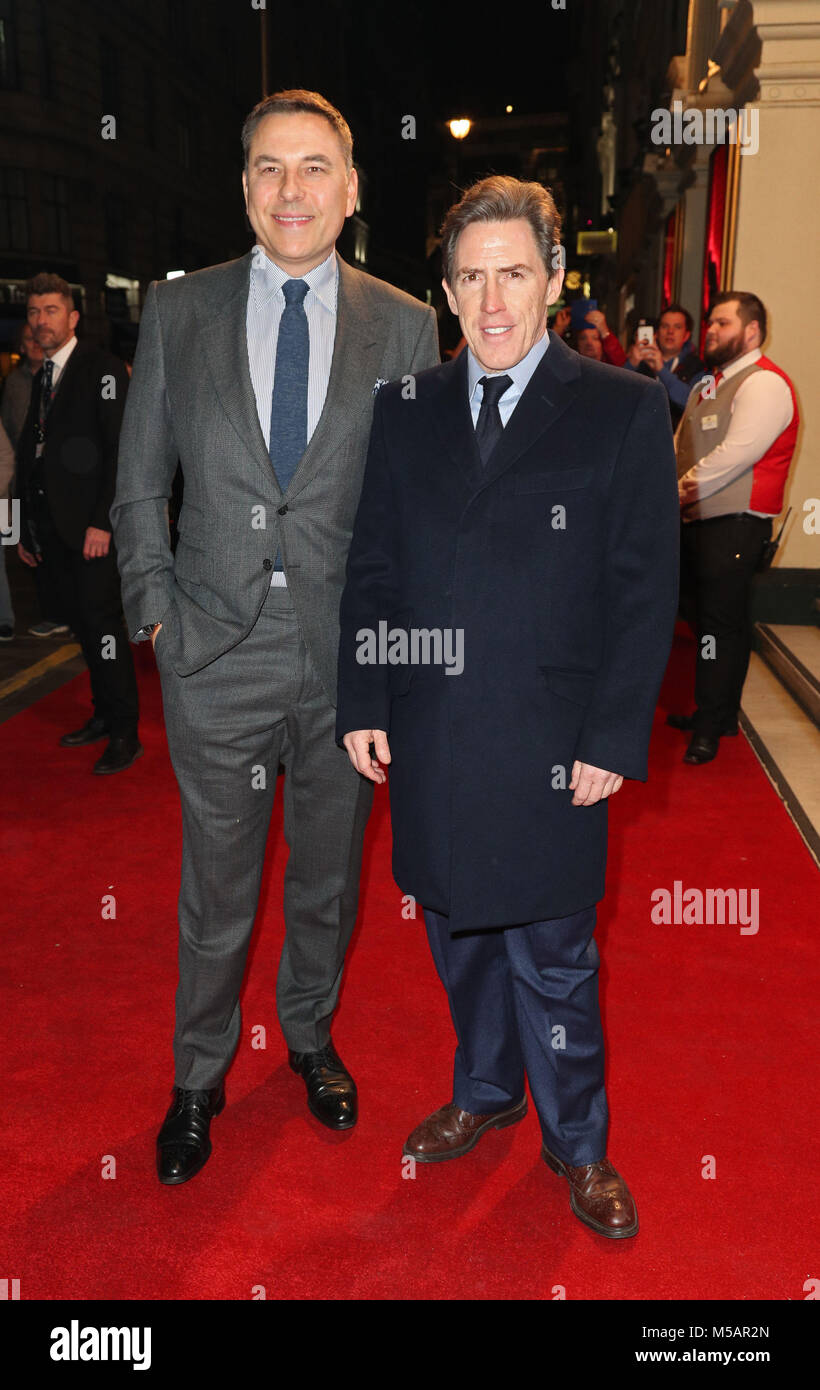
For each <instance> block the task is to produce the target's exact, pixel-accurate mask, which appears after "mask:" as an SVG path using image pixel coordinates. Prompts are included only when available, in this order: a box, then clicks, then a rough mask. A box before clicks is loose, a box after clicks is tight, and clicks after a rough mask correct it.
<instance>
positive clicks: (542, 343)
mask: <svg viewBox="0 0 820 1390" xmlns="http://www.w3.org/2000/svg"><path fill="white" fill-rule="evenodd" d="M549 345H550V339H549V333H545V334H544V336H543V338H539V339H538V342H537V343H533V345H532V347H531V348H530V350H529V352H528V353H527V355H526V357H522V358H521V361H520V362H516V364H515V366H514V367H504V368H503V370H501V371H497V372H488V371H485V369H484V368H483V367H482V366H481V365H480V363H479V362H477V361H476V359H475V357H474V356H473V354H472V352H471V351H470V349H469V348H466V349H465V351H466V353H467V390H468V392H469V400H470V414H471V415H472V417H473V425H474V426H475V425H476V424H477V423H478V412H479V411H480V409H481V402H482V401H483V399H484V387H483V386H482V385H481V382H480V379H479V378H480V377H482V376H504V375H505V374H506V375H507V376H511V377H512V385H511V386H508V387H507V389H506V391H505V392H504V394H503V396H501V397H500V398H499V402H498V413H499V415H500V416H501V423H502V425H504V426H505V427H506V424H507V421H508V420H509V418H510V416H511V415H512V413H513V411H514V410H515V407H516V406H517V405H518V402H519V401H520V399H521V397H522V395H523V394H524V391H525V389H526V387H527V384H528V383H529V380H530V377H531V376H532V374H533V372H534V371H535V369H536V367H537V366H538V363H539V362H540V361H541V358H542V357H543V356H544V353H545V352H546V351H547V348H548V347H549Z"/></svg>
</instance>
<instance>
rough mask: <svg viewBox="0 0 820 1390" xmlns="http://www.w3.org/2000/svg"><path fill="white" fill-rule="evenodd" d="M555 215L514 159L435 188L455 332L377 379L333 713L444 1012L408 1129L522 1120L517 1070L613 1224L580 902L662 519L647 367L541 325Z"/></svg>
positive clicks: (571, 1177) (667, 604)
mask: <svg viewBox="0 0 820 1390" xmlns="http://www.w3.org/2000/svg"><path fill="white" fill-rule="evenodd" d="M559 227H560V221H559V217H558V214H557V212H556V209H555V204H554V202H553V200H552V198H551V196H550V194H549V193H548V192H547V191H546V189H544V188H543V187H542V186H541V185H540V184H537V183H521V182H519V180H517V179H514V178H508V177H492V178H488V179H485V180H483V181H482V182H481V183H478V184H476V185H475V187H473V188H471V189H470V190H469V191H468V192H467V193H466V194H465V195H464V197H463V198H462V200H461V202H460V203H458V204H457V205H456V206H455V207H454V208H451V209H450V212H449V213H448V215H447V218H446V220H445V223H444V228H443V231H442V261H443V265H444V267H445V279H444V289H445V293H446V295H447V299H448V303H449V305H450V308H451V309H452V310H453V312H454V313H457V314H458V317H459V320H460V323H461V327H462V331H463V333H464V335H465V337H466V339H467V349H466V350H465V351H464V352H462V353H461V354H460V355H459V357H457V358H456V359H455V361H453V362H449V363H447V364H446V365H445V366H443V367H436V368H433V369H432V370H431V371H429V372H422V373H421V375H420V376H418V377H417V378H416V391H415V397H414V398H413V399H408V398H405V397H404V396H403V395H402V391H401V387H400V384H398V383H396V384H394V385H391V386H386V387H384V388H382V390H381V392H380V393H379V396H378V398H377V404H376V411H375V417H374V422H373V431H372V435H371V442H370V452H369V455H368V463H367V471H366V474H365V482H364V488H363V491H362V500H361V504H360V506H359V511H358V514H357V517H356V525H355V528H354V533H353V541H352V544H351V550H350V558H349V562H348V571H347V574H348V577H347V584H346V586H345V591H344V596H343V599H342V610H341V617H342V639H341V647H340V654H339V708H338V719H337V736H338V737H339V738H340V739H343V741H344V744H345V747H346V748H347V750H348V752H349V754H350V758H351V761H352V762H353V764H354V766H355V767H357V768H358V770H359V771H360V772H361V773H362V775H363V776H364V777H367V778H369V779H371V780H375V781H380V782H381V781H384V779H385V773H384V770H383V768H382V766H381V764H382V763H388V762H389V763H390V766H391V772H390V805H391V812H392V818H393V871H394V874H395V877H396V880H397V882H398V884H399V885H400V887H401V889H402V892H404V893H410V894H412V895H413V897H414V898H415V899H416V900H417V901H418V902H420V903H421V904H423V906H424V916H425V922H426V926H427V934H428V939H429V942H430V947H431V950H432V953H433V957H434V960H435V963H436V968H437V970H438V973H439V976H440V978H441V981H442V984H443V985H444V987H445V989H446V991H447V995H448V999H449V1003H450V1010H451V1013H452V1017H453V1022H454V1025H455V1030H456V1035H457V1039H458V1047H457V1049H456V1056H455V1065H454V1077H453V1092H452V1099H451V1101H449V1102H448V1103H447V1104H445V1105H443V1106H442V1107H440V1109H438V1110H436V1111H434V1113H433V1114H431V1115H430V1116H428V1117H427V1119H426V1120H423V1121H422V1122H421V1124H419V1125H417V1127H416V1128H415V1129H414V1130H413V1132H412V1134H411V1135H410V1137H409V1138H408V1140H407V1142H406V1144H405V1148H404V1152H405V1154H406V1155H408V1156H410V1157H413V1158H414V1159H415V1160H416V1161H418V1162H423V1163H431V1162H439V1161H442V1160H445V1159H453V1158H458V1157H459V1156H460V1155H462V1154H465V1153H468V1152H469V1151H470V1150H471V1149H472V1148H473V1146H474V1145H475V1144H476V1143H477V1142H478V1141H479V1140H480V1139H482V1137H483V1136H484V1135H485V1134H486V1133H487V1132H488V1131H490V1130H492V1129H494V1128H500V1127H501V1126H503V1125H511V1124H515V1123H516V1122H517V1121H518V1120H520V1119H522V1118H523V1116H524V1115H525V1114H526V1109H527V1102H526V1093H525V1075H526V1076H527V1077H528V1079H529V1083H530V1090H531V1093H532V1096H533V1101H534V1104H535V1108H536V1110H537V1113H538V1119H539V1122H540V1125H541V1132H542V1137H543V1141H544V1149H543V1156H544V1159H545V1162H546V1163H547V1164H548V1165H549V1167H550V1168H552V1169H553V1170H554V1171H555V1172H556V1173H558V1174H560V1175H561V1176H562V1177H564V1178H566V1179H567V1181H568V1183H569V1186H570V1192H571V1196H570V1201H571V1205H572V1210H573V1211H574V1212H575V1214H576V1215H577V1216H578V1217H579V1218H580V1219H581V1220H582V1221H584V1222H585V1223H586V1224H587V1225H589V1226H591V1227H592V1229H593V1230H595V1231H597V1232H598V1233H599V1234H600V1235H604V1236H608V1237H610V1238H616V1239H617V1238H624V1237H628V1236H632V1235H634V1234H635V1232H636V1231H637V1229H638V1217H637V1212H636V1208H635V1203H634V1200H633V1198H632V1196H631V1194H630V1192H629V1189H628V1187H627V1185H626V1183H625V1181H624V1179H623V1178H622V1177H621V1176H620V1175H619V1173H618V1172H617V1171H616V1170H615V1168H614V1167H613V1165H612V1163H611V1161H610V1159H609V1158H608V1157H607V1149H606V1145H607V1130H608V1107H607V1099H606V1092H605V1088H604V1045H603V1036H602V1031H601V1020H600V1015H599V1010H598V952H597V947H596V945H595V940H594V936H593V933H594V929H595V904H596V903H597V902H598V901H599V900H600V898H601V897H603V892H604V869H605V863H606V843H607V798H608V797H609V796H611V795H613V794H614V793H615V792H617V791H618V789H619V787H620V786H621V783H622V782H623V778H624V777H634V778H639V779H645V777H646V775H647V748H648V743H649V732H650V728H651V725H652V719H653V713H654V708H655V702H656V699H657V694H658V690H659V688H660V683H661V678H662V675H663V671H664V667H665V665H666V659H667V655H668V652H669V646H670V643H671V638H672V629H673V625H674V617H675V608H676V603H677V577H678V556H677V549H678V532H679V524H678V513H677V506H676V500H675V462H674V453H673V448H672V431H671V429H670V424H669V410H668V407H667V403H666V394H665V392H664V390H663V388H662V387H661V386H659V385H657V384H656V383H654V382H651V381H648V380H647V379H646V378H645V377H643V376H637V375H635V374H634V373H627V372H624V371H622V370H621V369H620V368H617V367H610V366H607V365H606V364H604V363H602V362H593V361H590V360H589V359H587V358H586V357H581V356H579V355H578V354H577V353H575V352H573V351H572V349H571V348H568V347H567V346H566V345H565V344H564V343H563V342H562V340H561V339H560V338H559V337H557V336H556V335H555V334H554V333H547V331H546V327H547V309H548V306H549V305H550V304H551V303H554V302H555V300H556V299H557V298H558V295H559V293H560V290H561V284H562V281H563V270H562V269H561V268H560V266H561V258H560V254H559V252H560V246H559ZM382 622H385V623H386V624H387V625H388V628H389V629H391V628H392V629H394V630H395V629H398V630H399V632H401V630H402V629H403V628H407V627H409V628H410V629H411V632H412V633H420V632H428V633H429V632H430V631H441V632H444V631H447V630H450V631H451V632H452V633H454V634H461V635H462V640H463V653H464V658H463V660H464V664H463V670H462V672H461V674H458V675H454V674H452V673H450V672H449V671H448V670H447V669H445V668H444V667H443V666H442V665H440V664H439V665H436V664H435V663H429V664H418V665H416V666H413V667H412V668H411V667H410V666H409V665H405V666H404V667H401V666H398V665H396V666H385V665H377V664H372V665H371V664H366V663H365V662H364V661H362V660H361V648H360V642H361V639H362V636H363V634H365V635H366V633H367V632H368V631H373V632H375V631H378V630H379V624H380V623H382ZM388 735H389V743H388ZM371 742H372V744H373V747H374V754H375V756H373V755H371V753H370V744H371Z"/></svg>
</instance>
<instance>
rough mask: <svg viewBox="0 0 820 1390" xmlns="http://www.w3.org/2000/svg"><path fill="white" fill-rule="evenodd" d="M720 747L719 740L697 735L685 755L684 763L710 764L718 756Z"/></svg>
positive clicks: (706, 735)
mask: <svg viewBox="0 0 820 1390" xmlns="http://www.w3.org/2000/svg"><path fill="white" fill-rule="evenodd" d="M719 747H720V739H719V738H710V736H709V735H708V734H695V737H694V738H693V739H692V742H691V743H690V744H689V747H688V748H687V750H686V752H685V753H684V755H683V761H684V762H685V763H710V762H711V761H712V759H713V758H714V757H716V756H717V751H718V748H719Z"/></svg>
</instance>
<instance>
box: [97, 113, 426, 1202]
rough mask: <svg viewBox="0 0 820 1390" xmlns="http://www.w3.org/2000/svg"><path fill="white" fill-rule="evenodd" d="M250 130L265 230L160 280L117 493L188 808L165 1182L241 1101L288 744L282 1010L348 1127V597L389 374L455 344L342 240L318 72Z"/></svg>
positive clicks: (139, 615)
mask: <svg viewBox="0 0 820 1390" xmlns="http://www.w3.org/2000/svg"><path fill="white" fill-rule="evenodd" d="M242 138H243V146H244V151H245V171H244V174H243V186H244V191H245V202H246V207H247V212H248V216H249V218H250V221H251V224H252V226H253V229H254V231H255V233H256V238H257V244H256V246H255V247H254V250H253V251H252V252H249V253H248V254H247V255H246V256H243V257H242V258H241V259H240V260H238V261H233V262H230V263H228V264H226V265H221V266H213V267H211V268H210V269H207V270H203V271H199V272H198V273H196V274H194V275H187V276H185V277H184V278H180V279H176V280H173V281H170V282H169V283H167V284H162V285H156V284H154V285H152V286H151V287H150V289H149V291H148V295H147V298H146V302H145V308H144V311H143V317H142V323H141V326H140V337H139V344H138V349H137V356H136V360H135V363H134V375H133V379H132V383H131V393H130V396H129V402H128V410H127V412H126V418H125V424H124V427H123V439H122V451H121V457H120V482H119V487H118V491H117V497H116V501H115V503H114V507H113V510H112V513H111V515H112V519H113V522H114V529H115V534H116V536H117V544H118V547H119V550H120V557H121V561H120V563H121V570H122V576H123V589H124V595H125V608H126V614H127V616H128V620H129V624H130V630H131V632H132V634H133V635H134V638H135V640H138V639H139V637H140V636H141V635H142V636H148V635H149V634H150V635H151V636H152V640H153V641H154V642H155V652H156V658H157V662H158V665H159V670H160V677H161V680H162V693H163V702H164V708H165V723H166V729H167V734H168V742H169V747H170V750H171V757H172V759H173V764H174V770H175V772H176V775H177V780H178V782H179V789H180V795H181V798H182V809H183V854H182V888H181V893H180V900H179V921H180V981H179V989H178V992H177V1023H176V1033H175V1037H174V1056H175V1062H176V1085H175V1087H174V1095H173V1099H172V1103H171V1107H170V1109H169V1111H168V1115H167V1117H166V1121H165V1124H164V1125H163V1127H162V1130H161V1132H160V1135H159V1141H158V1168H159V1177H160V1180H161V1181H162V1182H165V1183H179V1182H185V1181H186V1180H187V1179H188V1178H190V1177H192V1176H193V1175H194V1174H195V1173H196V1172H198V1171H199V1169H200V1168H201V1167H202V1165H203V1163H205V1161H206V1160H207V1158H208V1156H209V1154H210V1151H211V1145H210V1138H209V1126H210V1120H211V1117H212V1116H213V1115H214V1114H216V1113H218V1111H219V1110H220V1109H221V1108H222V1105H223V1104H224V1084H223V1078H224V1075H225V1072H226V1071H227V1069H228V1066H229V1064H230V1061H231V1058H232V1056H233V1054H234V1051H235V1049H236V1046H237V1043H238V1040H239V1033H240V1011H239V1002H238V1001H239V989H240V985H241V982H242V974H243V971H244V966H245V959H246V956H247V950H248V943H249V941H250V935H251V929H252V926H253V920H254V916H255V913H256V907H257V902H258V898H259V887H260V881H261V876H262V865H263V861H264V855H265V846H266V840H267V834H268V826H269V823H270V816H271V807H272V802H273V794H274V788H275V785H276V773H277V768H278V766H279V764H280V762H281V763H282V764H284V767H285V782H284V791H283V795H284V808H285V835H286V837H287V840H288V843H289V845H290V858H289V860H288V867H287V873H286V878H285V903H284V908H285V924H286V928H287V937H286V941H285V946H284V949H283V952H282V958H281V962H280V968H279V978H278V982H277V1007H278V1013H279V1021H280V1024H281V1027H282V1031H283V1033H284V1035H285V1039H286V1041H287V1044H288V1048H289V1059H290V1065H291V1067H292V1068H293V1069H294V1071H297V1072H299V1073H300V1074H301V1075H302V1077H303V1078H304V1080H305V1083H306V1086H307V1093H308V1104H309V1106H310V1108H311V1110H312V1112H313V1114H314V1115H315V1116H316V1117H317V1118H318V1119H320V1120H321V1121H322V1122H323V1123H324V1124H326V1125H328V1126H329V1127H330V1128H332V1129H347V1128H349V1127H350V1126H351V1125H353V1124H354V1123H355V1121H356V1087H355V1083H354V1082H353V1078H352V1077H351V1076H350V1074H349V1072H348V1071H347V1069H346V1068H345V1067H344V1065H343V1064H342V1062H341V1060H340V1058H339V1056H338V1053H337V1052H336V1050H335V1048H334V1046H333V1043H332V1041H331V1038H330V1025H331V1018H332V1015H333V1010H334V1008H335V1006H336V1000H337V997H338V993H339V986H340V983H341V977H342V968H343V964H344V956H345V950H346V948H347V944H348V941H349V939H350V935H351V932H352V929H353V925H354V921H355V917H356V908H357V902H358V880H359V869H360V863H361V851H362V837H363V834H364V828H365V824H366V821H367V816H368V813H369V810H370V806H371V801H372V787H370V786H369V785H368V784H367V783H366V782H364V781H363V780H362V778H360V777H358V776H357V775H356V774H355V772H354V771H353V769H352V768H351V767H350V764H349V762H348V760H347V758H346V757H345V754H344V752H343V751H342V750H340V749H339V748H338V747H337V745H336V742H335V738H334V726H335V709H334V702H335V696H336V677H337V653H338V634H339V617H338V614H339V599H340V595H341V591H342V586H343V582H344V566H345V560H346V557H347V548H348V545H349V542H350V535H351V531H352V527H353V518H354V516H355V511H356V505H357V502H358V498H359V492H360V490H361V482H362V475H363V472H364V461H365V455H366V451H367V438H368V433H369V428H370V419H371V413H372V402H373V397H374V392H375V390H376V388H377V385H378V383H379V381H380V380H387V379H389V378H391V377H398V376H401V375H402V373H406V372H412V371H414V370H418V369H420V368H423V367H428V366H430V365H431V364H432V363H434V362H437V361H438V348H437V338H436V331H435V316H434V314H433V311H432V309H429V308H428V307H426V306H424V305H422V304H419V303H418V301H416V300H414V299H412V298H411V297H410V296H409V295H406V294H403V293H401V292H400V291H398V290H395V289H393V288H392V287H390V286H389V285H385V284H383V283H382V282H381V281H379V280H374V279H373V278H372V277H371V276H369V275H366V274H364V273H363V272H361V271H357V270H353V269H352V268H351V267H350V266H348V265H346V264H345V263H344V262H343V261H342V260H341V259H340V258H339V257H338V256H337V254H336V252H335V242H336V239H337V237H338V235H339V232H340V231H341V229H342V227H343V225H344V221H345V218H346V217H349V216H350V215H351V214H352V212H353V210H354V208H355V205H356V193H357V178H356V171H355V169H354V168H353V159H352V149H353V145H352V138H351V135H350V130H349V128H348V126H347V123H346V122H345V120H344V119H343V117H342V116H341V115H340V113H339V112H338V111H337V110H336V108H335V107H333V106H331V105H330V103H329V102H327V101H326V100H325V99H324V98H323V97H321V96H319V95H318V94H317V93H315V92H307V91H300V90H297V91H290V92H281V93H277V94H276V95H274V96H271V97H268V98H266V99H265V100H264V101H263V102H261V103H260V104H259V105H258V106H257V107H255V108H254V110H253V111H252V112H251V113H250V115H249V117H248V118H247V120H246V122H245V126H244V130H243V137H242ZM177 456H179V459H180V460H181V465H182V470H183V474H184V478H185V490H184V499H183V505H182V511H181V514H180V517H179V542H178V545H177V549H176V552H175V555H173V556H172V554H171V551H170V549H169V544H168V524H167V519H166V504H167V498H168V494H169V492H170V490H171V482H172V478H173V475H174V470H175V468H176V463H177Z"/></svg>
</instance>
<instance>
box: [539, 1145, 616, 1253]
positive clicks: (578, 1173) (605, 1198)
mask: <svg viewBox="0 0 820 1390" xmlns="http://www.w3.org/2000/svg"><path fill="white" fill-rule="evenodd" d="M541 1152H542V1154H543V1156H544V1162H545V1163H547V1164H548V1165H549V1167H550V1168H551V1169H552V1171H553V1172H554V1173H558V1175H559V1177H562V1178H566V1179H567V1182H568V1183H569V1204H570V1206H571V1207H572V1210H573V1211H574V1212H575V1215H576V1216H577V1217H578V1220H579V1221H583V1222H584V1225H586V1226H589V1227H590V1229H591V1230H593V1231H597V1233H598V1235H599V1236H609V1238H610V1239H611V1240H622V1239H623V1238H624V1237H625V1236H634V1235H636V1234H637V1230H638V1210H637V1207H636V1206H635V1199H634V1197H633V1196H632V1193H631V1192H630V1190H629V1188H628V1187H627V1185H626V1183H625V1182H624V1180H623V1178H622V1177H621V1175H620V1173H618V1172H617V1170H616V1169H615V1168H613V1166H612V1164H611V1163H610V1161H609V1159H608V1158H602V1159H599V1161H598V1162H597V1163H582V1164H581V1165H580V1166H579V1167H577V1168H572V1167H570V1165H569V1164H567V1163H562V1162H561V1159H560V1158H556V1157H555V1154H552V1153H550V1151H549V1149H548V1148H547V1146H546V1144H544V1145H543V1146H542V1149H541Z"/></svg>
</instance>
